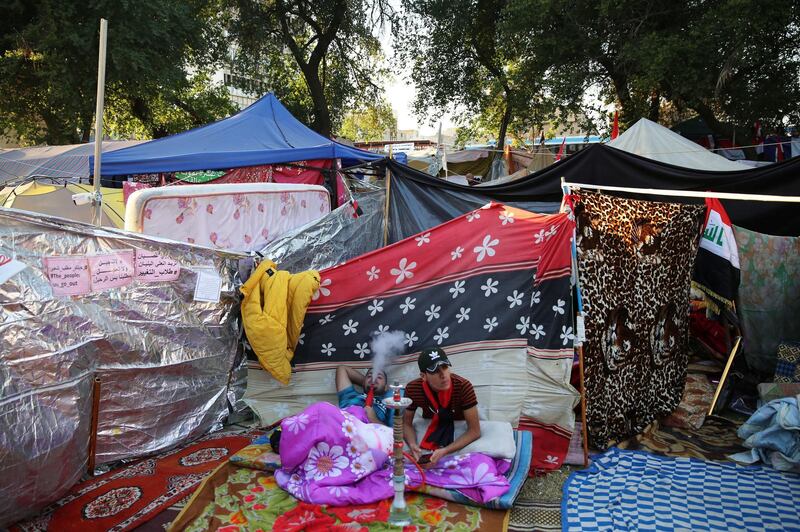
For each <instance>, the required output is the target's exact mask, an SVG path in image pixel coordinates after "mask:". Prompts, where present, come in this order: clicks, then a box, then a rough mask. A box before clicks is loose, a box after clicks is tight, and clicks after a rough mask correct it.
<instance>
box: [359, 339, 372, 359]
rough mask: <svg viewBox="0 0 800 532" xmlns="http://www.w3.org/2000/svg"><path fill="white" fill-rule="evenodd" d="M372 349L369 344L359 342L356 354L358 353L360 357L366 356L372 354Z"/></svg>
mask: <svg viewBox="0 0 800 532" xmlns="http://www.w3.org/2000/svg"><path fill="white" fill-rule="evenodd" d="M370 353H371V351H370V349H369V344H368V343H367V342H364V343H363V344H360V343H357V344H356V350H355V354H357V355H358V358H364V356H365V355H368V354H370Z"/></svg>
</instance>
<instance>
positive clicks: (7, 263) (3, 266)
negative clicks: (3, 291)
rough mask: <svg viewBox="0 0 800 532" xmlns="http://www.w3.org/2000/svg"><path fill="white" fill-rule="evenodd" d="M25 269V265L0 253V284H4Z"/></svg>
mask: <svg viewBox="0 0 800 532" xmlns="http://www.w3.org/2000/svg"><path fill="white" fill-rule="evenodd" d="M26 267H27V264H25V263H23V262H20V261H18V260H14V259H12V258H11V257H8V256H6V255H3V254H2V253H0V284H3V283H5V282H6V281H8V280H9V279H11V278H12V277H14V276H15V275H17V274H18V273H19V272H21V271H22V270H24V269H25V268H26Z"/></svg>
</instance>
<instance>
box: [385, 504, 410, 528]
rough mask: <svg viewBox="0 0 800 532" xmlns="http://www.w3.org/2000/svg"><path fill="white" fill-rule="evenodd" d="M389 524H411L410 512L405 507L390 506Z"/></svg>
mask: <svg viewBox="0 0 800 532" xmlns="http://www.w3.org/2000/svg"><path fill="white" fill-rule="evenodd" d="M389 524H392V525H397V526H406V525H410V524H411V514H409V513H408V510H406V509H405V508H395V507H394V506H392V509H391V511H390V512H389Z"/></svg>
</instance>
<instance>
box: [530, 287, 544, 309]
mask: <svg viewBox="0 0 800 532" xmlns="http://www.w3.org/2000/svg"><path fill="white" fill-rule="evenodd" d="M541 298H542V293H541V292H540V291H539V290H534V291H533V293H532V294H531V307H532V306H534V305H536V304H538V303H539V302H540V301H541V300H542V299H541Z"/></svg>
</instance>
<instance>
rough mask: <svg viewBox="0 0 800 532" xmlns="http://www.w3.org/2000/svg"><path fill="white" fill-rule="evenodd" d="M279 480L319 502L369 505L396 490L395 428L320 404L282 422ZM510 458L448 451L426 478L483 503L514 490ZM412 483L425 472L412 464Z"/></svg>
mask: <svg viewBox="0 0 800 532" xmlns="http://www.w3.org/2000/svg"><path fill="white" fill-rule="evenodd" d="M281 428H282V436H281V446H280V458H281V464H282V466H281V468H280V469H279V470H277V471H276V472H275V480H276V481H277V483H278V485H279V486H280V487H281V488H283V489H285V490H286V491H288V492H289V493H291V494H292V495H293V496H295V497H296V498H298V499H300V500H303V501H306V502H311V503H314V504H328V505H331V506H344V505H351V504H368V503H372V502H375V501H379V500H381V499H387V498H390V497H391V496H392V495H393V493H394V492H393V489H392V485H391V482H390V480H391V477H392V468H391V460H390V453H391V449H392V441H393V440H392V431H391V429H389V428H388V427H384V426H382V425H378V424H374V423H364V422H362V421H361V420H360V419H358V417H356V416H355V415H353V414H352V413H351V412H349V411H345V410H340V409H338V408H336V407H335V406H333V405H331V404H329V403H316V404H313V405H311V406H309V407H308V408H306V409H305V410H304V411H302V412H301V413H299V414H297V415H296V416H292V417H289V418H286V419H284V420H283V422H282V423H281ZM510 466H511V462H510V460H502V459H495V458H491V457H489V456H486V455H484V454H480V453H469V454H464V455H459V456H448V457H446V458H444V459H443V460H441V461H440V462H439V463H437V464H435V465H433V466H432V467H430V468H429V469H426V470H425V482H426V483H427V484H429V485H433V486H438V487H442V488H454V489H458V491H459V492H460V493H462V494H463V495H464V496H465V497H467V498H468V499H470V500H473V501H475V502H477V503H479V504H485V503H486V502H488V501H490V500H492V499H494V498H496V497H499V496H501V495H503V494H504V493H506V492H507V491H508V489H509V481H508V479H507V478H506V477H505V476H504V473H505V472H506V471H507V470H508V469H509V468H510ZM405 474H406V484H407V485H408V486H410V487H417V486H420V485H421V484H422V475H421V474H420V473H419V471H418V470H417V468H416V467H415V466H414V465H412V464H409V463H407V464H406V468H405Z"/></svg>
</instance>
